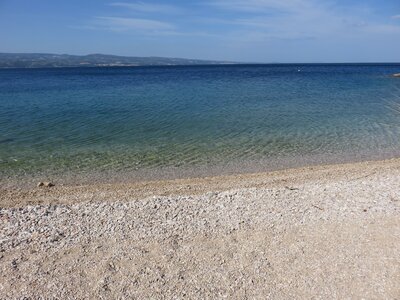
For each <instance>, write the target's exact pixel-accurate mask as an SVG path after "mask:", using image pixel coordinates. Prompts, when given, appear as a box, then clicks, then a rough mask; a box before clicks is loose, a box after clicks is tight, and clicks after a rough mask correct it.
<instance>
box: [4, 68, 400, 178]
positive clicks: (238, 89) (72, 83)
mask: <svg viewBox="0 0 400 300" xmlns="http://www.w3.org/2000/svg"><path fill="white" fill-rule="evenodd" d="M398 72H400V65H390V64H386V65H235V66H234V65H229V66H195V67H192V66H185V67H133V68H61V69H34V70H27V69H9V70H0V176H3V177H6V176H15V175H23V174H42V173H43V174H58V173H59V174H61V173H65V172H72V173H85V172H86V173H87V172H89V173H90V172H99V173H101V172H108V174H110V172H111V173H113V172H115V174H117V173H119V172H122V171H123V172H136V173H135V174H139V173H141V172H142V173H143V174H144V173H146V172H150V171H151V170H152V171H153V173H151V174H157V172H158V171H160V172H161V170H167V169H173V170H184V169H185V170H189V169H191V170H196V169H198V170H200V169H201V170H207V169H209V170H215V169H218V170H220V171H221V173H223V172H224V170H225V171H229V170H236V171H246V170H253V169H254V170H256V169H257V170H261V169H262V170H264V169H265V170H268V169H272V168H280V167H290V166H295V165H301V164H308V163H319V162H324V161H326V162H334V161H342V160H343V161H346V160H357V159H370V158H385V157H391V156H397V155H399V154H400V79H399V78H393V77H391V76H390V75H391V74H393V73H398ZM148 174H150V173H148Z"/></svg>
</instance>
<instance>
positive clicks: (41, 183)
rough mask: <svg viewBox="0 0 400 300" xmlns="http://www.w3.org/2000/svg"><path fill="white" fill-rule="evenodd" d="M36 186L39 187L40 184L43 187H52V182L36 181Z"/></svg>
mask: <svg viewBox="0 0 400 300" xmlns="http://www.w3.org/2000/svg"><path fill="white" fill-rule="evenodd" d="M37 186H38V187H40V186H44V187H52V186H54V183H52V182H50V181H49V182H39V183H38V185H37Z"/></svg>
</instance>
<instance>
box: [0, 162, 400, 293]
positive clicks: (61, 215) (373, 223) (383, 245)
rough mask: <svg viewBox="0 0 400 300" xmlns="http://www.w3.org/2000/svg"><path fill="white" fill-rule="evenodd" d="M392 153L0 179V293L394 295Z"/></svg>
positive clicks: (398, 272)
mask: <svg viewBox="0 0 400 300" xmlns="http://www.w3.org/2000/svg"><path fill="white" fill-rule="evenodd" d="M399 182H400V161H399V160H391V161H384V162H373V163H359V164H348V165H343V166H329V167H317V168H306V169H301V170H288V171H282V172H273V173H265V174H253V175H251V174H250V175H237V176H226V177H216V178H209V179H186V180H177V181H170V182H159V183H157V182H153V183H132V184H121V185H117V184H96V185H91V186H58V185H56V186H55V187H53V188H52V189H41V188H38V187H36V186H34V187H32V189H31V190H29V189H26V190H15V189H13V188H10V187H9V186H5V187H3V188H2V196H1V197H0V201H1V202H0V203H1V208H0V271H1V274H2V275H1V277H2V279H1V281H0V298H1V299H21V298H32V299H36V298H46V299H48V298H59V299H87V298H90V299H110V298H114V299H125V298H129V299H183V298H187V299H225V298H226V299H266V298H270V299H304V298H322V299H343V298H348V299H351V298H353V299H361V298H364V299H399V298H400V284H399V283H400V186H399Z"/></svg>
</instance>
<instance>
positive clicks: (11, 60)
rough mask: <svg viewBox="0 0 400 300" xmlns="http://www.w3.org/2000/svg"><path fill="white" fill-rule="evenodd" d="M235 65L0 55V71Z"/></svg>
mask: <svg viewBox="0 0 400 300" xmlns="http://www.w3.org/2000/svg"><path fill="white" fill-rule="evenodd" d="M226 64H236V63H235V62H229V61H213V60H200V59H185V58H168V57H130V56H117V55H105V54H89V55H69V54H49V53H0V69H16V68H23V69H25V68H26V69H34V68H65V67H139V66H186V65H187V66H193V65H226Z"/></svg>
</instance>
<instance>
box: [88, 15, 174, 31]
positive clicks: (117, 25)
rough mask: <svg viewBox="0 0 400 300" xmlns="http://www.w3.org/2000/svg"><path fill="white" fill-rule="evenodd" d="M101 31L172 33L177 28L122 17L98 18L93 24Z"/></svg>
mask: <svg viewBox="0 0 400 300" xmlns="http://www.w3.org/2000/svg"><path fill="white" fill-rule="evenodd" d="M93 23H94V24H93V25H95V26H97V27H98V28H99V29H109V30H113V31H142V32H154V31H157V32H160V31H171V30H174V29H175V26H174V25H172V24H170V23H167V22H161V21H157V20H151V19H138V18H121V17H96V18H95V21H94V22H93Z"/></svg>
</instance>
